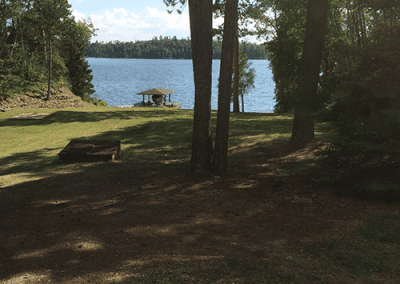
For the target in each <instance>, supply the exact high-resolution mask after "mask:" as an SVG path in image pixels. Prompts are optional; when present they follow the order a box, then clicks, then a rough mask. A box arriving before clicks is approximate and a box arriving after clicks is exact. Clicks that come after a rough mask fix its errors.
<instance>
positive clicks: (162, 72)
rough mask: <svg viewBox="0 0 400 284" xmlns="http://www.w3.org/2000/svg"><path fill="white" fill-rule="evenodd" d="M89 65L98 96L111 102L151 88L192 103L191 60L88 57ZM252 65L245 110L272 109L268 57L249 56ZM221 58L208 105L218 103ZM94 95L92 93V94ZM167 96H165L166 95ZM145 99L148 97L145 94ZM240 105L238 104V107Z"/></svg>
mask: <svg viewBox="0 0 400 284" xmlns="http://www.w3.org/2000/svg"><path fill="white" fill-rule="evenodd" d="M87 60H88V62H89V64H90V69H92V75H93V80H92V83H93V85H94V89H95V90H96V92H95V94H97V98H99V99H102V100H104V101H106V102H107V103H108V105H109V106H113V105H132V104H134V103H137V102H139V101H142V99H143V97H142V96H141V95H137V93H140V92H143V91H147V90H149V89H153V88H159V87H161V88H166V89H170V90H173V91H175V92H176V93H173V94H172V95H171V101H174V102H181V103H182V108H184V109H193V107H194V83H193V66H192V61H191V60H167V59H110V58H87ZM250 62H251V63H252V65H251V68H254V69H255V73H256V78H255V82H254V85H255V88H254V89H252V90H251V91H250V92H249V94H248V95H247V96H245V97H244V110H245V112H272V111H273V106H274V105H275V101H274V99H273V97H274V88H275V84H274V81H273V79H272V72H271V70H270V69H269V68H268V63H269V62H268V61H267V60H250ZM219 67H220V60H213V66H212V78H213V79H212V80H213V85H212V98H211V108H212V109H213V110H216V109H217V106H218V77H219ZM92 96H93V95H92ZM167 98H168V97H167ZM146 99H147V97H146ZM240 108H241V107H240Z"/></svg>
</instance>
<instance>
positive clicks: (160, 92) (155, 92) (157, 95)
mask: <svg viewBox="0 0 400 284" xmlns="http://www.w3.org/2000/svg"><path fill="white" fill-rule="evenodd" d="M171 93H175V91H171V90H168V89H164V88H155V89H151V90H148V91H144V92H141V93H138V95H142V96H143V103H144V96H145V95H148V96H149V97H148V101H149V102H150V95H152V96H153V97H152V98H153V101H154V102H155V103H157V102H156V101H158V102H160V101H161V100H162V97H163V96H166V95H169V102H171Z"/></svg>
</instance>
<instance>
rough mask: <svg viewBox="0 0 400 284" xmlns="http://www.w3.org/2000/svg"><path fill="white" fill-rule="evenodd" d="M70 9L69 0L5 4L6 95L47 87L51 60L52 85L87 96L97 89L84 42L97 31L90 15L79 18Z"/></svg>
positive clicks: (2, 92)
mask: <svg viewBox="0 0 400 284" xmlns="http://www.w3.org/2000/svg"><path fill="white" fill-rule="evenodd" d="M69 8H70V5H69V4H68V1H66V0H56V1H53V0H51V1H50V0H45V1H40V2H39V1H34V2H33V3H19V2H18V3H17V2H16V1H12V2H10V3H9V4H7V5H6V6H5V9H4V11H5V13H2V14H1V15H0V20H1V22H2V23H6V24H5V25H4V24H3V25H1V26H0V29H1V33H0V34H6V37H4V39H3V38H2V39H0V58H1V59H0V96H1V97H12V96H13V94H15V93H24V92H31V91H37V90H40V89H44V88H46V87H47V84H48V78H49V70H48V67H49V62H48V60H49V58H51V69H52V71H51V75H52V76H51V85H52V87H54V88H57V87H59V86H62V85H63V86H66V87H67V88H69V89H71V90H72V91H73V92H76V95H78V96H81V97H82V96H83V95H84V94H85V93H87V94H89V95H90V94H92V93H94V90H92V88H93V84H91V83H90V82H91V80H92V78H93V76H91V75H90V73H91V70H90V69H89V68H88V67H89V65H88V63H87V62H86V60H85V58H84V53H85V48H84V46H85V44H86V43H87V42H89V41H90V38H91V36H93V35H95V31H96V29H94V28H93V24H92V23H91V21H90V19H89V21H88V22H86V21H85V20H84V21H83V22H81V21H79V22H75V19H74V18H73V17H72V16H70V14H71V12H70V10H69ZM10 19H11V21H10ZM7 20H8V21H7ZM7 23H8V24H7ZM49 35H50V43H51V57H50V53H49Z"/></svg>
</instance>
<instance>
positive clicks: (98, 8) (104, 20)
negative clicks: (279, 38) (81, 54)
mask: <svg viewBox="0 0 400 284" xmlns="http://www.w3.org/2000/svg"><path fill="white" fill-rule="evenodd" d="M68 2H69V4H70V5H71V10H72V15H73V16H75V19H76V20H80V19H84V18H86V19H87V18H88V17H90V18H91V20H92V23H93V25H94V27H95V28H96V29H99V30H98V31H97V32H96V33H97V35H98V36H97V37H93V38H92V40H91V41H92V42H95V41H96V40H97V41H99V42H102V41H104V42H109V41H115V40H119V41H123V42H128V41H133V42H134V41H135V40H150V39H152V38H153V37H154V36H157V37H159V36H160V35H162V36H170V37H173V36H177V38H178V39H181V38H186V37H188V36H190V24H189V12H188V7H187V5H186V7H185V9H184V11H183V13H182V14H181V15H179V14H178V13H177V12H176V11H174V12H172V14H168V12H167V10H168V8H167V6H166V5H165V4H164V2H163V0H111V1H110V0H68ZM221 23H223V19H222V18H220V19H216V20H214V23H213V25H214V27H217V25H219V24H221ZM246 40H248V41H250V42H256V40H255V38H251V37H248V38H246Z"/></svg>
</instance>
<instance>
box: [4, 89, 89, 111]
mask: <svg viewBox="0 0 400 284" xmlns="http://www.w3.org/2000/svg"><path fill="white" fill-rule="evenodd" d="M50 91H51V98H50V100H49V101H48V100H46V98H47V90H41V91H39V92H35V93H33V92H27V93H25V94H16V95H15V96H14V97H13V98H12V99H3V98H1V97H0V110H1V109H3V108H4V110H5V111H8V110H11V109H14V108H22V109H39V108H75V107H79V108H82V107H90V105H89V104H88V103H87V102H84V101H82V99H81V98H80V97H78V96H76V95H74V94H73V93H72V92H71V91H70V90H69V89H67V88H65V87H60V88H57V89H53V88H50Z"/></svg>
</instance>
